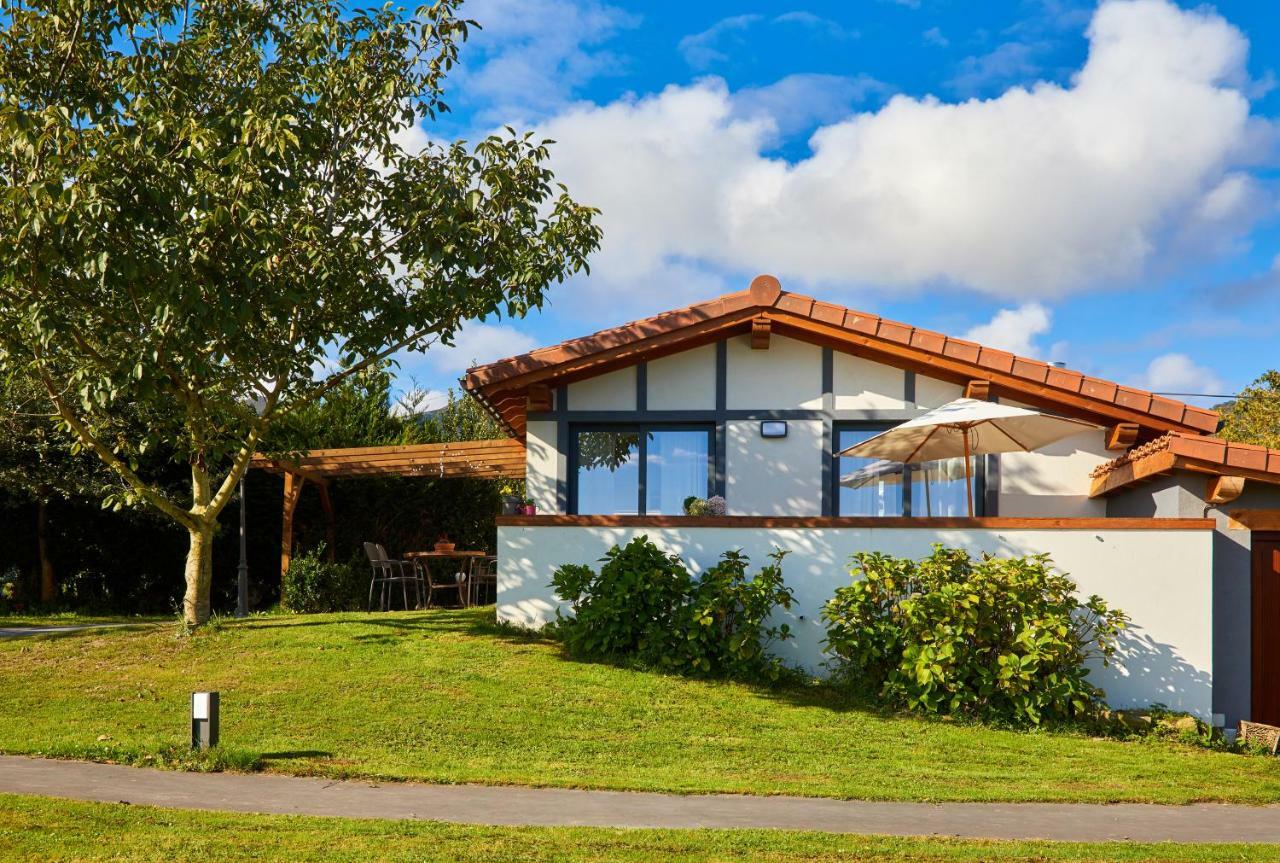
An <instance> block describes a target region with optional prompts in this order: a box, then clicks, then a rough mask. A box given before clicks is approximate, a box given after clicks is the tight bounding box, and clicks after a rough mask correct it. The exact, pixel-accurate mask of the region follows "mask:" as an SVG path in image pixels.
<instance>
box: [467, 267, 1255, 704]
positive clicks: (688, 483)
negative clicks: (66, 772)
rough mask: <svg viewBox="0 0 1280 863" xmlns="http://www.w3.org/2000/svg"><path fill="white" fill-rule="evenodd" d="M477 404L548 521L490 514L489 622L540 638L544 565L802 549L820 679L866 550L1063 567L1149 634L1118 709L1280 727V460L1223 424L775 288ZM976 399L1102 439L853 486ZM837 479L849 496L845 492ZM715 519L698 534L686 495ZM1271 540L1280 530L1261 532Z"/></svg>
mask: <svg viewBox="0 0 1280 863" xmlns="http://www.w3.org/2000/svg"><path fill="white" fill-rule="evenodd" d="M463 383H464V386H465V387H466V389H467V390H468V391H469V392H471V393H472V394H473V395H474V396H476V397H477V398H478V399H480V400H481V402H483V403H484V404H485V405H486V407H487V408H488V410H489V411H491V412H492V414H493V415H494V416H495V417H496V418H497V419H498V420H499V422H500V423H501V424H502V426H503V427H504V429H505V430H506V431H507V433H508V434H509V435H510V436H511V437H512V438H514V439H517V440H520V441H523V442H524V443H525V445H526V458H527V461H526V465H525V470H526V479H527V488H528V494H529V495H530V497H532V498H533V500H534V501H535V503H536V505H537V510H538V514H537V515H534V516H505V517H503V518H502V519H500V520H499V527H498V552H499V597H498V615H499V617H500V619H502V620H504V621H510V622H513V623H516V624H519V625H522V626H529V627H537V626H541V625H543V624H545V623H546V622H547V621H549V620H552V619H554V617H555V615H556V612H557V609H558V608H559V602H558V600H557V598H556V597H555V595H554V593H553V591H552V590H551V588H550V584H549V581H550V576H551V573H552V571H553V570H554V569H555V568H556V567H557V566H559V565H561V564H565V563H594V562H595V561H597V560H598V559H599V558H600V557H601V556H602V555H603V553H604V552H605V551H606V550H607V549H608V548H609V547H611V546H613V545H615V544H619V543H624V542H626V541H628V540H629V539H630V538H631V537H633V536H636V535H638V534H647V535H648V536H649V537H650V538H651V539H653V540H654V541H655V542H658V543H659V544H660V545H662V546H664V547H665V548H667V549H669V550H670V551H673V552H677V553H679V554H680V555H682V557H684V559H685V560H686V561H688V562H689V563H690V565H691V566H693V567H695V568H700V567H706V566H708V565H709V564H711V563H713V562H714V561H715V560H716V558H717V557H718V556H719V555H720V553H721V552H723V551H725V550H727V549H730V548H741V549H743V550H744V551H745V552H746V553H747V554H749V555H750V556H751V558H752V560H753V561H754V562H755V563H757V564H759V563H762V562H763V561H764V558H765V555H766V554H767V553H768V552H769V551H770V550H771V549H772V548H774V547H775V546H776V547H781V548H784V549H787V550H788V551H789V552H790V556H789V557H788V558H787V559H786V563H785V566H784V572H785V576H786V579H787V582H788V584H789V585H790V586H792V587H793V588H794V590H795V592H796V596H797V600H798V603H797V605H796V607H795V608H793V609H792V611H791V612H790V617H791V618H792V619H791V620H790V621H789V622H790V623H791V626H792V628H793V630H795V631H796V637H795V638H794V639H792V640H791V641H789V642H786V643H785V644H784V645H782V646H781V647H780V648H779V650H780V652H781V653H782V654H783V656H784V658H786V659H787V660H788V661H789V662H793V663H795V664H799V665H803V666H806V667H809V668H811V669H814V670H820V669H821V667H822V662H823V653H822V638H823V628H822V625H821V621H820V612H821V608H822V605H823V603H824V602H825V601H826V600H827V599H828V598H829V597H830V596H831V595H832V593H833V591H834V590H835V588H836V587H837V586H839V585H842V584H846V583H848V579H849V573H848V565H847V564H848V560H849V557H850V556H851V555H852V554H853V553H854V552H856V551H862V550H866V551H871V550H880V551H884V552H888V553H893V554H897V555H911V556H915V557H920V556H924V555H925V554H927V553H928V552H929V550H930V548H931V546H932V545H933V544H934V543H944V544H946V545H951V546H961V547H965V548H968V549H971V550H972V551H974V552H979V551H988V552H993V553H1009V554H1021V553H1031V552H1035V553H1040V552H1043V553H1047V554H1049V555H1051V556H1052V559H1053V561H1054V562H1055V564H1056V565H1057V566H1058V567H1059V568H1061V569H1062V570H1064V571H1066V572H1068V573H1070V574H1071V576H1072V577H1073V578H1074V579H1075V580H1076V582H1077V583H1078V584H1079V586H1080V589H1081V591H1082V592H1084V593H1086V594H1091V593H1097V594H1100V595H1102V596H1104V597H1105V598H1106V599H1107V600H1108V601H1109V602H1111V603H1112V604H1113V605H1115V606H1116V607H1119V608H1121V609H1123V610H1125V611H1126V612H1128V613H1129V615H1130V616H1131V617H1132V619H1133V627H1132V629H1131V631H1130V632H1129V633H1128V634H1127V636H1126V640H1125V644H1124V648H1123V650H1122V655H1121V657H1120V659H1119V661H1118V662H1116V663H1114V664H1113V665H1112V666H1111V667H1109V668H1106V669H1101V668H1100V669H1098V670H1097V671H1096V672H1095V675H1094V679H1095V680H1096V681H1098V682H1099V684H1100V685H1102V686H1103V687H1104V689H1105V690H1106V691H1107V693H1108V698H1109V700H1110V701H1111V702H1112V704H1114V705H1116V706H1145V705H1149V704H1152V703H1163V704H1166V705H1168V706H1170V707H1172V708H1175V709H1179V710H1186V711H1189V712H1192V713H1194V714H1196V715H1198V716H1201V717H1203V718H1205V719H1214V720H1216V721H1218V722H1219V723H1224V722H1225V723H1227V724H1234V723H1235V722H1236V721H1238V720H1240V719H1247V718H1252V719H1254V720H1256V721H1265V722H1280V635H1278V634H1277V632H1278V631H1280V489H1278V488H1277V484H1280V452H1276V451H1268V450H1265V449H1262V448H1258V447H1252V446H1243V445H1239V444H1228V443H1225V442H1223V441H1221V440H1218V439H1216V438H1214V437H1213V435H1214V432H1215V430H1216V429H1217V427H1218V421H1219V420H1218V415H1217V414H1216V413H1215V412H1213V411H1209V410H1204V409H1202V408H1198V407H1193V406H1190V405H1186V404H1183V403H1181V402H1178V401H1174V400H1172V399H1168V398H1164V397H1162V396H1159V395H1155V394H1152V393H1149V392H1144V391H1141V390H1137V389H1133V388H1130V387H1125V386H1120V385H1117V384H1114V383H1111V382H1109V381H1105V380H1100V379H1097V378H1092V377H1088V376H1086V375H1082V374H1080V373H1079V372H1075V371H1071V370H1068V369H1065V368H1060V367H1058V366H1056V365H1053V364H1048V363H1044V362H1039V361H1036V360H1030V359H1026V358H1023V357H1018V356H1014V355H1012V354H1009V353H1007V352H1004V351H1000V350H993V349H991V348H988V347H983V346H981V345H978V344H974V343H972V342H968V341H964V340H960V339H954V338H949V337H947V336H944V335H942V334H939V333H935V332H930V331H927V330H921V329H917V328H914V327H911V326H908V325H906V324H901V323H897V322H894V321H889V320H884V319H881V318H879V317H876V316H875V315H869V314H865V313H863V312H858V311H854V310H851V309H847V308H843V307H841V306H837V305H833V304H831V303H826V302H822V301H819V300H815V299H812V298H810V297H805V296H800V295H798V294H793V293H790V292H786V291H783V290H782V289H781V286H780V284H779V282H778V280H777V279H775V278H773V277H772V276H760V277H758V278H756V279H755V280H754V281H753V282H752V283H751V285H750V287H749V288H748V289H747V290H745V291H740V292H738V293H734V294H729V295H726V296H722V297H719V298H717V299H714V300H710V301H708V302H703V303H699V304H697V305H693V306H690V307H688V308H684V309H679V310H676V311H671V312H666V313H664V314H660V315H656V316H654V317H651V318H646V319H644V320H639V321H635V322H632V323H630V324H626V325H624V326H620V327H616V328H613V329H609V330H604V331H602V332H598V333H595V334H593V335H589V336H586V337H584V338H579V339H573V340H570V341H567V342H564V343H562V344H559V345H554V346H552V347H547V348H542V349H539V350H535V351H532V352H530V353H527V354H523V355H521V356H517V357H511V358H509V359H505V360H501V361H498V362H494V363H490V364H487V365H483V366H478V367H476V368H473V369H470V370H469V372H468V374H467V376H466V378H465V379H464V382H463ZM962 395H968V396H970V397H975V398H989V399H998V400H1000V401H1008V402H1010V403H1015V404H1020V405H1026V406H1030V407H1033V408H1036V409H1038V410H1042V411H1047V412H1053V413H1058V414H1060V415H1064V416H1071V417H1075V418H1078V419H1082V420H1087V421H1088V422H1090V423H1092V424H1094V425H1095V426H1096V430H1092V431H1088V432H1085V433H1082V434H1080V435H1078V436H1076V437H1073V438H1070V439H1068V440H1066V441H1063V442H1061V443H1059V444H1056V445H1054V446H1052V447H1049V448H1048V449H1046V450H1043V451H1039V452H1036V453H1030V454H1024V453H1016V454H1007V455H1001V456H985V457H982V458H980V459H978V460H977V461H978V463H977V464H976V465H975V472H974V478H973V482H974V484H975V488H974V491H975V496H976V500H977V502H978V515H977V517H976V518H972V519H971V518H967V517H961V516H962V515H964V514H965V513H966V510H965V503H964V501H965V489H964V482H965V480H964V473H963V471H957V470H954V466H948V465H945V464H938V463H935V464H933V465H929V466H921V467H917V468H911V469H908V470H907V472H906V473H905V475H899V476H897V477H893V476H890V477H885V478H883V479H878V480H876V481H873V482H871V483H869V484H864V485H861V486H858V487H851V485H850V481H849V479H848V477H849V476H850V474H852V473H854V472H856V471H857V470H858V468H859V467H861V466H862V464H861V462H858V461H857V460H850V459H842V458H840V457H839V456H838V455H837V453H838V452H839V451H840V450H841V449H843V448H845V447H847V446H849V445H851V444H853V443H855V442H857V441H858V440H861V439H863V438H865V437H867V436H870V435H873V434H875V433H877V432H878V431H881V430H883V429H886V428H889V427H891V426H893V425H894V424H896V423H899V422H902V421H903V420H906V419H909V418H911V417H913V416H917V415H919V414H920V413H921V412H922V411H923V410H926V409H929V408H933V407H937V406H939V405H942V404H944V403H946V402H948V401H950V400H952V399H955V398H958V397H960V396H962ZM842 478H843V481H842ZM715 494H718V495H722V496H724V498H725V500H726V503H727V514H726V515H725V516H723V517H699V518H693V517H686V516H684V515H682V502H683V500H684V499H685V497H687V496H689V495H696V496H700V497H706V496H709V495H715ZM1268 531H1278V532H1277V533H1268Z"/></svg>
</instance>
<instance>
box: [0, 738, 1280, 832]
mask: <svg viewBox="0 0 1280 863" xmlns="http://www.w3.org/2000/svg"><path fill="white" fill-rule="evenodd" d="M0 792H10V793H17V794H40V795H45V796H49V797H65V798H71V799H75V800H96V801H102V802H108V803H115V802H127V803H137V804H146V805H152V806H169V807H174V808H178V809H210V810H221V811H227V812H265V813H275V814H285V815H328V816H338V817H344V818H386V819H418V820H434V821H451V822H455V823H462V824H490V825H521V826H524V825H537V826H592V827H671V828H682V827H714V828H742V827H770V828H778V829H785V830H819V831H825V832H830V833H877V834H888V835H894V836H929V835H935V836H959V837H965V838H985V839H1053V840H1064V841H1075V842H1104V841H1111V840H1129V841H1134V842H1161V841H1170V842H1273V843H1280V806H1266V807H1252V806H1225V805H1219V804H1199V805H1194V806H1148V805H1142V804H1121V805H1113V806H1094V805H1075V804H1055V803H944V804H938V805H932V804H927V803H872V802H865V801H848V800H824V799H819V798H808V797H748V796H736V795H729V794H709V795H694V796H681V795H673V794H641V793H633V792H625V791H573V790H567V789H554V788H515V787H489V786H481V785H421V784H416V783H386V784H377V783H371V782H347V781H343V782H339V781H332V780H325V779H310V778H301V777H290V776H274V775H270V774H236V773H178V772H172V771H163V770H146V769H139V768H133V767H118V766H114V765H109V764H90V763H85V762H78V761H50V760H44V759H38V758H20V757H14V756H0Z"/></svg>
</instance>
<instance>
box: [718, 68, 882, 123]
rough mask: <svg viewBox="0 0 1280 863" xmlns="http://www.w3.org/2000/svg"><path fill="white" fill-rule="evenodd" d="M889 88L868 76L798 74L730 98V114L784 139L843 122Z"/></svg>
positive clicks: (742, 91)
mask: <svg viewBox="0 0 1280 863" xmlns="http://www.w3.org/2000/svg"><path fill="white" fill-rule="evenodd" d="M890 91H891V88H890V87H889V86H888V85H887V84H884V83H882V82H880V81H877V80H876V79H875V78H872V77H871V76H870V75H858V76H856V77H853V78H847V77H845V76H843V75H824V74H820V73H816V72H800V73H796V74H794V75H787V76H786V77H785V78H780V79H778V80H777V81H774V82H773V83H772V84H767V85H765V86H763V87H745V88H743V89H741V90H738V91H736V92H734V93H733V94H732V99H733V112H734V114H735V116H738V117H740V118H743V119H764V120H765V122H767V123H772V124H773V125H774V126H775V127H776V129H777V132H778V135H779V136H781V137H783V138H785V137H788V136H791V135H795V134H797V133H802V132H807V131H809V130H810V129H812V128H813V127H814V126H815V125H818V124H826V123H831V122H834V121H836V120H841V119H844V118H845V117H847V116H849V114H850V112H852V110H853V109H854V107H855V106H856V105H859V104H861V103H863V102H865V101H867V100H868V99H871V98H873V97H882V96H885V95H887V94H888V93H889V92H890Z"/></svg>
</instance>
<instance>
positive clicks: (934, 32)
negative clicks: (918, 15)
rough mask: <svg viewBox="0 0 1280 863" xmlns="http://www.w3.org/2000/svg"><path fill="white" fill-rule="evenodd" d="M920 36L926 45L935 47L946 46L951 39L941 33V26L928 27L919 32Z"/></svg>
mask: <svg viewBox="0 0 1280 863" xmlns="http://www.w3.org/2000/svg"><path fill="white" fill-rule="evenodd" d="M920 38H921V39H923V40H924V43H925V44H926V45H933V46H934V47H936V48H946V47H947V46H948V45H950V44H951V40H950V39H948V38H947V37H946V35H944V34H943V32H942V28H941V27H930V28H929V29H928V30H925V31H924V32H923V33H921V34H920Z"/></svg>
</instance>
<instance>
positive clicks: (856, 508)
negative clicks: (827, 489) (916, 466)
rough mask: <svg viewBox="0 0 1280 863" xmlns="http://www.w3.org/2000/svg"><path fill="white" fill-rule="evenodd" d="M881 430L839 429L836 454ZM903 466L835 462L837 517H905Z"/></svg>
mask: <svg viewBox="0 0 1280 863" xmlns="http://www.w3.org/2000/svg"><path fill="white" fill-rule="evenodd" d="M884 430H885V427H880V428H874V427H873V428H866V427H863V428H842V429H836V452H841V451H843V450H845V449H847V448H848V447H851V446H853V445H854V444H859V443H862V442H863V441H864V440H867V439H868V438H872V437H875V436H876V435H878V434H880V432H882V431H884ZM902 469H903V466H902V465H901V464H898V463H896V462H886V461H881V460H879V459H874V458H851V457H849V456H840V457H838V458H837V459H836V483H837V488H838V489H839V494H838V495H837V497H836V507H837V508H836V514H837V515H863V516H884V515H902V514H903V513H904V512H905V511H906V510H905V509H904V507H903V499H902V473H903V470H902Z"/></svg>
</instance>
